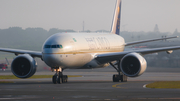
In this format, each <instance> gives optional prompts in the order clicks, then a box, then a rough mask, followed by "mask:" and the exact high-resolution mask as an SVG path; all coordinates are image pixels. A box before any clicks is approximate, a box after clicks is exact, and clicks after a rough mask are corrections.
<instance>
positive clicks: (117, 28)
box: [111, 0, 121, 35]
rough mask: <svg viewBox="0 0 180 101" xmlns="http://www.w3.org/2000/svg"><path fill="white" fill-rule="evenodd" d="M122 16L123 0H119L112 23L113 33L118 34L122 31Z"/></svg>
mask: <svg viewBox="0 0 180 101" xmlns="http://www.w3.org/2000/svg"><path fill="white" fill-rule="evenodd" d="M120 18H121V0H117V2H116V8H115V12H114V19H113V23H112V28H111V33H113V34H118V35H119V33H120V20H121V19H120Z"/></svg>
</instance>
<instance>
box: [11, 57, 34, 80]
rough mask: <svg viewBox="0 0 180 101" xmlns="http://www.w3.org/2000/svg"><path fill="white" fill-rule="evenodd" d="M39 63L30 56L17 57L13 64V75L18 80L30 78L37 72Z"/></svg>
mask: <svg viewBox="0 0 180 101" xmlns="http://www.w3.org/2000/svg"><path fill="white" fill-rule="evenodd" d="M36 67H37V63H36V61H35V60H34V58H33V57H31V56H30V55H29V54H23V55H19V56H17V57H16V58H15V59H14V60H13V61H12V64H11V71H12V73H13V74H14V75H15V76H16V77H18V78H29V77H31V76H32V75H34V73H35V72H36Z"/></svg>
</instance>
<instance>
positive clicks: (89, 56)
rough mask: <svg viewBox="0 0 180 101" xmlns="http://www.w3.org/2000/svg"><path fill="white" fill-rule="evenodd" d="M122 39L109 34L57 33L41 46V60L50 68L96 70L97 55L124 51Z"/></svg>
mask: <svg viewBox="0 0 180 101" xmlns="http://www.w3.org/2000/svg"><path fill="white" fill-rule="evenodd" d="M124 44H125V42H124V39H123V38H122V37H121V36H119V35H116V34H111V33H57V34H54V35H52V36H51V37H49V38H48V39H47V40H46V41H45V43H44V45H43V48H42V50H43V52H42V53H43V57H42V58H43V60H44V62H45V63H46V64H47V65H48V66H50V67H52V68H57V67H61V68H87V69H88V68H98V67H104V66H107V64H98V63H97V62H96V61H95V60H94V58H95V56H96V55H97V54H102V53H110V52H122V51H124Z"/></svg>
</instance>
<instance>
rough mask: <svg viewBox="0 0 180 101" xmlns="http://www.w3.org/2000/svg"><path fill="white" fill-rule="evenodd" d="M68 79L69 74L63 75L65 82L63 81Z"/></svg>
mask: <svg viewBox="0 0 180 101" xmlns="http://www.w3.org/2000/svg"><path fill="white" fill-rule="evenodd" d="M67 81H68V76H67V75H63V80H62V82H63V83H67Z"/></svg>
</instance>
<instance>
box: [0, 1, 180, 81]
mask: <svg viewBox="0 0 180 101" xmlns="http://www.w3.org/2000/svg"><path fill="white" fill-rule="evenodd" d="M120 15H121V0H117V2H116V7H115V12H114V18H113V23H112V28H111V33H57V34H54V35H52V36H50V37H49V38H48V39H47V40H46V41H45V42H44V45H43V46H42V52H36V51H28V50H19V49H7V48H0V51H4V52H10V53H14V54H15V55H16V56H17V57H16V58H14V60H13V61H12V64H11V71H12V73H13V74H14V75H15V76H17V77H19V78H29V77H31V76H32V75H34V73H35V72H36V67H37V63H36V61H35V60H34V58H35V57H38V58H41V59H42V60H43V61H44V62H45V63H46V64H47V65H48V66H50V67H51V69H52V70H54V71H56V73H55V75H54V76H53V77H52V82H53V83H54V84H56V83H59V84H61V83H65V82H67V80H68V77H67V75H63V73H62V72H63V70H64V69H91V68H102V67H106V66H109V65H112V67H114V68H115V69H116V70H117V72H118V74H116V75H113V82H119V81H122V82H126V81H127V77H137V76H140V75H141V74H142V73H143V72H144V71H145V70H146V67H147V63H146V60H145V59H144V57H143V56H144V55H146V54H150V53H156V52H161V51H166V52H167V53H172V50H176V49H180V46H173V47H161V48H153V49H142V50H132V51H124V48H125V46H129V45H134V44H139V43H144V42H150V41H157V40H164V39H171V38H176V37H167V38H161V39H151V40H144V41H138V42H131V43H125V41H124V38H123V37H121V36H119V32H120Z"/></svg>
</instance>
